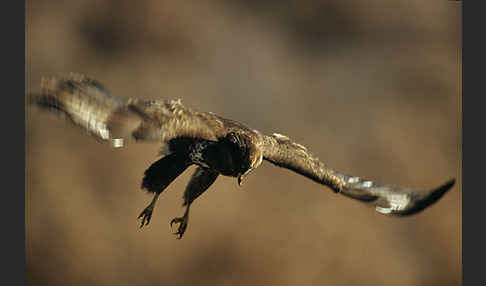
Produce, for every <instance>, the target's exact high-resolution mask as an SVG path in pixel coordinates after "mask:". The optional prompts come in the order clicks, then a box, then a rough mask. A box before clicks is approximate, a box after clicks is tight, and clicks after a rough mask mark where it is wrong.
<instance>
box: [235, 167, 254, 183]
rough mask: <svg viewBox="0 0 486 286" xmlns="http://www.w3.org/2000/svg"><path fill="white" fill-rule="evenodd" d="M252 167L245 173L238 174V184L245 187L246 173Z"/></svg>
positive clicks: (248, 171) (247, 172)
mask: <svg viewBox="0 0 486 286" xmlns="http://www.w3.org/2000/svg"><path fill="white" fill-rule="evenodd" d="M251 171H252V169H248V170H247V171H246V172H245V173H244V174H241V175H239V176H238V186H240V187H243V179H245V178H246V175H248V174H249V173H250V172H251Z"/></svg>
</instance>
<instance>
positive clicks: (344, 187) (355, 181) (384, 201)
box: [28, 74, 455, 239]
mask: <svg viewBox="0 0 486 286" xmlns="http://www.w3.org/2000/svg"><path fill="white" fill-rule="evenodd" d="M28 101H29V102H30V103H31V104H35V105H37V106H40V107H44V108H46V109H48V110H50V111H56V112H57V113H58V114H62V115H64V116H65V117H67V118H68V119H69V120H70V121H71V122H72V123H74V124H76V125H78V126H80V127H82V128H84V129H85V130H86V131H88V133H89V134H91V135H93V136H94V137H95V138H97V139H100V140H102V141H108V142H111V143H112V144H113V145H114V146H115V147H121V146H123V143H124V140H126V139H129V138H133V139H135V140H142V141H155V142H159V143H161V144H162V149H161V152H160V155H163V157H162V158H161V159H159V160H158V161H156V162H155V163H153V164H152V165H151V166H150V167H149V168H148V169H147V170H146V171H145V174H144V177H143V180H142V184H141V188H142V189H145V190H147V191H148V192H151V193H154V197H153V199H152V201H151V202H150V204H149V205H148V206H147V207H146V208H145V209H144V210H143V211H142V212H141V213H140V215H139V217H138V219H141V225H140V227H143V226H144V225H148V224H149V223H150V219H151V217H152V212H153V210H154V207H155V204H156V202H157V199H158V197H159V195H160V194H161V193H162V192H163V191H164V190H165V189H166V188H167V186H168V185H169V184H170V183H171V182H172V181H174V180H175V179H176V178H177V176H179V175H180V174H181V173H182V172H184V170H186V169H187V168H188V167H189V166H191V165H197V168H196V170H195V172H194V174H193V175H192V177H191V179H190V181H189V184H188V185H187V187H186V190H185V192H184V197H183V199H184V204H183V205H184V206H185V207H186V209H185V212H184V214H183V216H181V217H176V218H174V219H173V220H172V221H171V222H170V225H171V227H172V225H173V224H174V223H175V224H176V225H178V229H177V231H176V232H175V233H174V234H176V235H177V238H179V239H180V238H182V236H183V235H184V232H185V230H186V228H187V224H188V219H189V209H190V207H191V204H192V203H193V202H194V200H195V199H196V198H198V197H199V196H200V195H201V194H203V193H204V191H206V190H207V189H208V188H209V187H210V186H211V185H212V184H213V183H214V181H215V180H216V179H217V178H218V176H219V175H223V176H230V177H235V178H237V182H238V185H240V186H241V185H242V183H243V180H244V179H245V177H247V176H248V174H250V172H252V171H253V170H255V169H256V168H257V167H258V166H260V164H261V163H262V162H263V161H264V160H266V161H268V162H270V163H272V164H274V165H276V166H279V167H282V168H287V169H290V170H292V171H294V172H297V173H299V174H301V175H303V176H305V177H307V178H309V179H311V180H313V181H315V182H317V183H319V184H322V185H325V186H327V187H329V188H330V189H331V190H333V191H334V192H335V193H339V194H341V195H344V196H346V197H349V198H352V199H356V200H359V201H362V202H366V203H368V204H371V205H373V206H375V209H376V211H378V212H379V213H382V214H386V215H394V216H406V215H411V214H415V213H417V212H419V211H421V210H423V209H425V208H426V207H428V206H430V205H431V204H433V203H435V202H436V201H437V200H439V199H440V198H441V197H442V196H443V195H444V194H445V193H446V192H447V191H448V190H449V189H450V188H451V187H452V186H453V185H454V182H455V179H451V180H449V181H447V182H446V183H444V184H443V185H441V186H439V187H437V188H435V189H432V190H428V191H416V190H412V189H408V188H402V187H395V186H391V185H386V184H379V183H375V182H373V181H370V180H366V179H363V178H359V177H356V176H349V175H345V174H342V173H340V172H337V171H335V170H333V169H331V168H329V167H327V166H326V165H325V164H324V163H323V162H321V161H320V160H319V159H318V158H317V157H316V156H315V155H313V154H312V153H311V152H309V151H308V149H307V148H306V147H304V146H302V145H300V144H298V143H296V142H294V141H292V140H291V139H290V138H289V137H287V136H285V135H281V134H277V133H274V134H272V135H265V134H262V133H261V132H259V131H257V130H255V129H251V128H248V127H246V126H245V125H243V124H241V123H239V122H237V121H234V120H229V119H226V118H223V117H221V116H218V115H216V114H213V113H211V112H198V111H195V110H192V109H190V108H188V107H185V106H184V105H182V103H181V102H180V100H177V101H174V100H165V99H161V100H143V99H137V98H128V97H122V96H118V95H116V94H114V93H112V92H111V91H110V90H108V89H107V88H105V87H104V86H103V85H102V84H101V83H100V82H98V81H96V80H94V79H91V78H89V77H86V76H84V75H80V74H70V75H69V76H63V77H49V78H43V79H42V83H41V89H40V91H39V92H37V93H31V94H29V96H28Z"/></svg>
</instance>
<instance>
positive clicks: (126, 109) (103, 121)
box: [29, 74, 223, 147]
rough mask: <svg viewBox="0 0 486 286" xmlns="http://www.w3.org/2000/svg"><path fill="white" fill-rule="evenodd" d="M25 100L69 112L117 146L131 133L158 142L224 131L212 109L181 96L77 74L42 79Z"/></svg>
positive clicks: (206, 136) (210, 136)
mask: <svg viewBox="0 0 486 286" xmlns="http://www.w3.org/2000/svg"><path fill="white" fill-rule="evenodd" d="M29 101H30V103H33V104H36V105H38V106H41V107H44V108H47V109H49V110H51V111H57V112H58V113H60V114H63V115H65V116H67V117H68V118H69V119H70V120H71V121H72V122H73V123H74V124H76V125H78V126H80V127H82V128H84V129H85V130H86V131H88V132H89V133H90V134H91V135H94V136H95V137H96V138H98V139H101V140H109V139H112V140H113V141H112V142H113V143H114V145H115V146H116V145H117V144H121V145H123V141H122V140H123V138H129V137H133V138H135V139H137V140H150V141H161V142H167V141H169V140H170V139H173V138H175V137H189V138H201V139H206V140H215V139H216V138H217V137H218V135H219V134H220V133H221V132H223V130H222V126H223V124H222V123H221V121H220V120H219V119H218V117H216V116H215V115H213V114H211V113H201V112H195V111H192V110H191V109H189V108H187V107H185V106H183V105H182V104H181V102H180V101H174V100H158V101H157V100H140V99H133V98H125V97H121V96H117V95H114V94H112V93H111V92H110V91H109V90H108V89H106V88H104V87H103V86H102V85H101V84H100V83H99V82H97V81H95V80H93V79H90V78H88V77H85V76H83V75H78V74H71V75H70V76H69V77H66V78H47V79H43V80H42V85H41V92H40V93H39V94H31V95H30V96H29ZM117 140H121V141H117ZM116 147H120V146H116Z"/></svg>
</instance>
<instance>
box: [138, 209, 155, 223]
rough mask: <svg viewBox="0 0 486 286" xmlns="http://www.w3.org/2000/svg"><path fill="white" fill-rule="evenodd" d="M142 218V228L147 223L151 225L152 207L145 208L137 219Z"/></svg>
mask: <svg viewBox="0 0 486 286" xmlns="http://www.w3.org/2000/svg"><path fill="white" fill-rule="evenodd" d="M140 218H141V219H142V222H141V224H140V228H142V227H143V226H145V225H149V223H150V219H151V218H152V209H150V208H148V207H147V208H145V209H144V210H143V211H142V212H141V213H140V215H139V216H138V218H137V219H140Z"/></svg>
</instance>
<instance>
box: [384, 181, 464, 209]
mask: <svg viewBox="0 0 486 286" xmlns="http://www.w3.org/2000/svg"><path fill="white" fill-rule="evenodd" d="M455 183H456V179H455V178H453V179H450V180H448V181H447V182H445V183H444V184H442V185H441V186H439V187H437V188H435V189H432V190H430V191H428V192H426V193H425V194H423V195H422V197H421V198H418V199H417V200H416V201H415V202H414V203H413V204H412V207H411V208H408V209H405V210H400V211H396V210H393V209H391V208H384V207H380V206H376V211H377V212H379V213H381V214H385V215H393V216H399V217H400V216H402V217H403V216H410V215H413V214H417V213H420V212H422V211H423V210H424V209H426V208H428V207H429V206H431V205H433V204H434V203H436V202H437V201H438V200H440V199H441V198H442V197H443V196H444V195H445V194H446V193H447V192H448V191H449V190H450V189H451V188H452V187H453V186H454V184H455Z"/></svg>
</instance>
